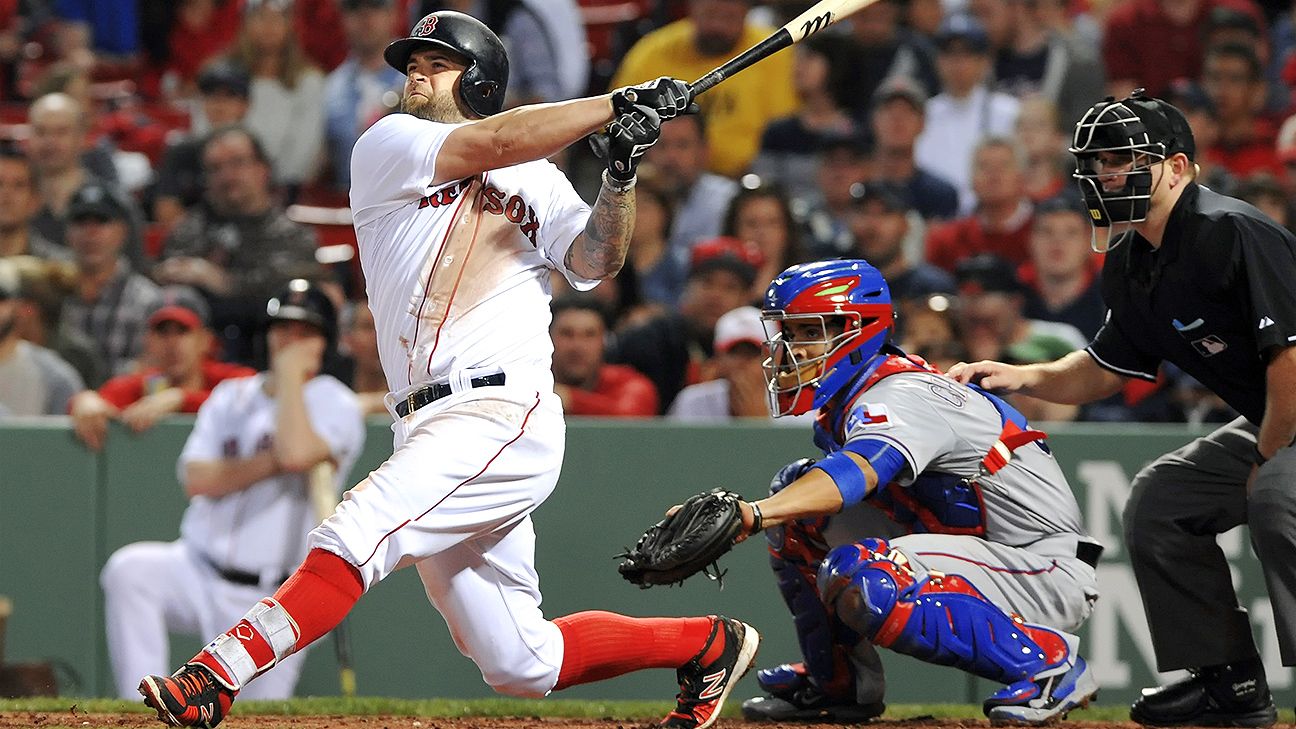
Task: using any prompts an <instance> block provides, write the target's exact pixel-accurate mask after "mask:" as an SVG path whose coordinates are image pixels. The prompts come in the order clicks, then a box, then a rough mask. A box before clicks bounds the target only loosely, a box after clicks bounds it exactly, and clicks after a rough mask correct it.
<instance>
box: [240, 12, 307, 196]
mask: <svg viewBox="0 0 1296 729" xmlns="http://www.w3.org/2000/svg"><path fill="white" fill-rule="evenodd" d="M232 57H233V58H234V59H235V60H237V61H238V62H239V63H240V64H242V66H243V67H244V68H246V69H249V71H250V72H251V74H252V86H251V92H250V94H249V96H248V99H249V103H248V112H247V120H246V123H247V126H248V129H250V130H252V133H253V134H255V135H256V136H257V139H258V140H260V142H261V144H262V145H264V146H265V150H266V153H267V156H268V157H269V158H270V160H271V170H272V171H273V173H274V179H275V182H277V183H279V184H280V185H283V186H285V187H287V188H290V190H289V193H290V194H289V197H291V196H292V192H293V191H294V190H295V189H296V187H297V186H299V185H301V184H302V183H303V182H305V181H306V180H308V179H310V178H311V177H312V175H313V174H314V173H315V170H316V168H317V166H318V164H319V156H320V150H321V149H322V148H323V143H324V105H323V104H321V103H320V99H321V98H322V97H323V95H324V75H323V74H322V73H320V70H319V69H318V68H316V67H315V66H314V65H312V64H311V62H310V60H309V59H308V58H307V57H306V56H305V54H304V53H303V52H302V49H301V44H300V42H299V41H298V39H297V36H296V35H295V34H294V33H293V24H292V0H246V4H245V5H244V6H243V25H242V28H241V29H240V30H239V38H238V43H237V45H236V46H235V49H234V52H233V56H232Z"/></svg>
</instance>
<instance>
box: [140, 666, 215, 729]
mask: <svg viewBox="0 0 1296 729" xmlns="http://www.w3.org/2000/svg"><path fill="white" fill-rule="evenodd" d="M139 692H140V693H141V694H143V695H144V704H145V705H146V706H148V707H150V708H152V709H153V710H155V711H157V715H158V719H159V720H160V721H162V722H163V723H164V724H166V725H167V726H196V727H204V728H205V729H212V727H215V726H216V725H217V724H219V723H220V722H221V719H224V718H225V715H226V714H228V713H229V709H230V705H231V704H233V703H234V692H233V691H231V690H229V689H228V688H226V687H225V686H224V685H223V684H222V683H221V682H220V681H218V680H217V679H216V677H215V676H214V675H213V674H212V672H211V671H210V670H209V669H208V668H207V667H206V666H203V665H201V664H198V663H186V664H185V665H183V666H181V667H180V670H178V671H176V672H175V673H174V674H172V675H171V677H170V678H167V677H163V676H145V677H144V680H143V681H140V685H139Z"/></svg>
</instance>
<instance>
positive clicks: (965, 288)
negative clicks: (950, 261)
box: [954, 213, 1087, 296]
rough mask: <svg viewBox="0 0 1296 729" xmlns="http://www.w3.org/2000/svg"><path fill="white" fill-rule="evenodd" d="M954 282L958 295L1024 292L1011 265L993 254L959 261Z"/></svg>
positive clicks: (955, 268) (955, 269) (984, 254)
mask: <svg viewBox="0 0 1296 729" xmlns="http://www.w3.org/2000/svg"><path fill="white" fill-rule="evenodd" d="M1086 214H1087V213H1086ZM954 280H955V281H956V282H957V284H958V292H959V294H960V295H968V296H975V295H977V294H996V293H998V294H1020V293H1023V291H1024V287H1023V286H1022V283H1021V279H1019V278H1017V270H1016V268H1015V267H1014V266H1013V264H1012V263H1010V262H1008V261H1007V260H1005V259H1003V258H1000V257H999V256H996V255H994V254H993V253H982V254H980V255H976V256H972V257H971V258H965V259H963V260H962V261H959V263H958V265H957V266H955V267H954Z"/></svg>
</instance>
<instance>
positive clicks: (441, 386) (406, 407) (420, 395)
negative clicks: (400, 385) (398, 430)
mask: <svg viewBox="0 0 1296 729" xmlns="http://www.w3.org/2000/svg"><path fill="white" fill-rule="evenodd" d="M468 384H469V385H470V386H471V387H491V386H497V385H502V384H504V373H503V372H497V373H495V374H493V375H482V376H481V377H474V378H472V379H471V380H469V381H468ZM453 392H454V390H452V389H451V388H450V384H449V383H447V382H438V383H436V384H434V385H428V386H427V387H423V388H420V389H418V390H415V391H414V392H411V393H410V394H409V395H406V396H405V399H403V400H401V401H399V402H397V403H396V414H397V415H399V416H401V417H402V418H403V417H405V416H406V415H409V414H410V413H412V412H414V411H415V410H418V409H419V408H421V407H423V406H424V405H427V404H429V403H433V402H436V401H437V400H440V399H441V398H443V397H449V396H450V395H451V394H452V393H453Z"/></svg>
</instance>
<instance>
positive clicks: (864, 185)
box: [850, 182, 913, 213]
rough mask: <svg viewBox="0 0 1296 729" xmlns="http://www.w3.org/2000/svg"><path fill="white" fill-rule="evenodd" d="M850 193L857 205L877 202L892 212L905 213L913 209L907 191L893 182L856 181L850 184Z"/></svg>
mask: <svg viewBox="0 0 1296 729" xmlns="http://www.w3.org/2000/svg"><path fill="white" fill-rule="evenodd" d="M850 194H851V199H852V201H853V202H854V203H855V205H857V206H862V205H864V204H866V203H870V202H879V203H882V206H883V207H884V208H886V209H887V210H889V211H891V212H893V213H907V212H909V211H910V210H913V201H912V200H911V199H910V195H909V191H908V190H906V189H905V188H903V187H901V186H899V185H897V184H895V183H893V182H857V183H855V184H854V185H851V188H850Z"/></svg>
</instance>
